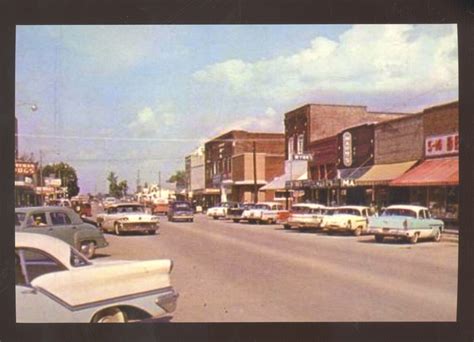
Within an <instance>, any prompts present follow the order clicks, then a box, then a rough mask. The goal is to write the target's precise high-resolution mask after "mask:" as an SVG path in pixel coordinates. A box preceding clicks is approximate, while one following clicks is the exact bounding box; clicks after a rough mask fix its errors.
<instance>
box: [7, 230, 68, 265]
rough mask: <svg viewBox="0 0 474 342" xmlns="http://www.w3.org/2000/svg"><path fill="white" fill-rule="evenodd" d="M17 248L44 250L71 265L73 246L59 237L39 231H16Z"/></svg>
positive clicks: (63, 262)
mask: <svg viewBox="0 0 474 342" xmlns="http://www.w3.org/2000/svg"><path fill="white" fill-rule="evenodd" d="M15 248H33V249H39V250H42V251H44V252H46V253H48V254H49V255H51V256H53V257H55V258H56V259H57V260H58V261H60V262H61V263H62V264H64V266H66V267H67V268H70V267H71V261H70V256H71V246H70V245H68V244H67V243H66V242H64V241H62V240H60V239H58V238H55V237H52V236H49V235H45V234H39V233H15Z"/></svg>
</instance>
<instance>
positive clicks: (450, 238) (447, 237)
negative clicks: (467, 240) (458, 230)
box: [441, 232, 459, 243]
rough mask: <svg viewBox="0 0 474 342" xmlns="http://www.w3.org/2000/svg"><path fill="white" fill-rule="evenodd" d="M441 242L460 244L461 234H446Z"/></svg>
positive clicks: (442, 236)
mask: <svg viewBox="0 0 474 342" xmlns="http://www.w3.org/2000/svg"><path fill="white" fill-rule="evenodd" d="M441 241H446V242H456V243H457V242H459V234H453V233H446V232H444V233H443V234H442V235H441Z"/></svg>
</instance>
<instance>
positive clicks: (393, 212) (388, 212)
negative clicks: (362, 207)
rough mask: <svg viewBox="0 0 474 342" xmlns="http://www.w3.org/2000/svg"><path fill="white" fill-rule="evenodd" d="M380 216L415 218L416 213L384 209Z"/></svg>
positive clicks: (397, 209)
mask: <svg viewBox="0 0 474 342" xmlns="http://www.w3.org/2000/svg"><path fill="white" fill-rule="evenodd" d="M381 216H408V217H414V218H416V212H415V211H413V210H410V209H399V208H396V209H395V208H393V209H390V208H389V209H385V210H384V211H383V212H382V214H381Z"/></svg>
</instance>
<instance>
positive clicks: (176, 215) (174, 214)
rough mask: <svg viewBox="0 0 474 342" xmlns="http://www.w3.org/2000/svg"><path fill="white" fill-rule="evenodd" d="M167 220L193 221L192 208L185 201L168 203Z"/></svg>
mask: <svg viewBox="0 0 474 342" xmlns="http://www.w3.org/2000/svg"><path fill="white" fill-rule="evenodd" d="M168 221H171V222H174V221H188V222H193V221H194V209H193V207H192V205H191V203H189V202H186V201H174V202H172V203H170V204H169V209H168Z"/></svg>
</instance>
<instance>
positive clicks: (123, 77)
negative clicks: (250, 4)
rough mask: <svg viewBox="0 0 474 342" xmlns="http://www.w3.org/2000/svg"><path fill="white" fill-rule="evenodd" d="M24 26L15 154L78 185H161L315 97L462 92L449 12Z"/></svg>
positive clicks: (425, 98)
mask: <svg viewBox="0 0 474 342" xmlns="http://www.w3.org/2000/svg"><path fill="white" fill-rule="evenodd" d="M16 37H17V38H16V87H15V90H16V94H15V96H16V113H15V114H16V116H17V118H18V136H19V139H18V140H19V151H20V155H31V154H33V156H34V158H35V159H36V160H38V159H39V156H40V154H41V156H42V160H43V164H47V163H54V162H59V161H64V162H67V163H69V164H70V165H71V166H73V167H74V168H75V169H76V171H77V174H78V178H79V186H80V188H81V193H89V192H90V193H96V192H102V193H106V192H107V188H108V183H107V180H106V178H107V175H108V174H109V173H110V172H111V171H113V172H115V173H116V174H117V176H118V178H119V180H123V179H126V180H127V181H128V184H129V187H130V189H131V190H132V191H134V190H135V187H136V179H137V175H138V172H140V180H141V183H142V184H143V183H144V182H145V181H146V182H148V183H158V178H159V173H160V172H161V180H162V183H163V184H164V183H165V180H166V179H168V178H169V177H170V176H171V175H172V174H173V173H174V172H175V171H176V170H184V157H185V156H186V155H188V154H190V153H191V152H193V151H194V150H195V149H197V148H198V147H199V146H200V145H201V144H203V143H204V142H205V141H207V140H209V139H211V138H213V137H216V136H218V135H220V134H222V133H224V132H226V131H229V130H231V129H245V130H249V131H265V132H283V131H284V124H283V116H284V113H285V112H288V111H290V110H292V109H295V108H297V107H300V106H302V105H304V104H307V103H326V104H352V105H363V106H367V109H368V110H369V111H389V112H407V113H414V112H417V111H420V110H422V109H423V108H426V107H429V106H433V105H437V104H440V103H445V102H449V101H453V100H457V99H458V92H459V91H458V43H457V27H456V25H452V24H445V25H442V24H430V25H138V26H137V25H133V26H127V25H120V26H89V25H87V26H85V25H81V26H72V25H68V26H17V31H16ZM32 104H34V105H36V106H37V110H36V111H32V110H31V108H30V106H31V105H32ZM40 151H41V152H40Z"/></svg>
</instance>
